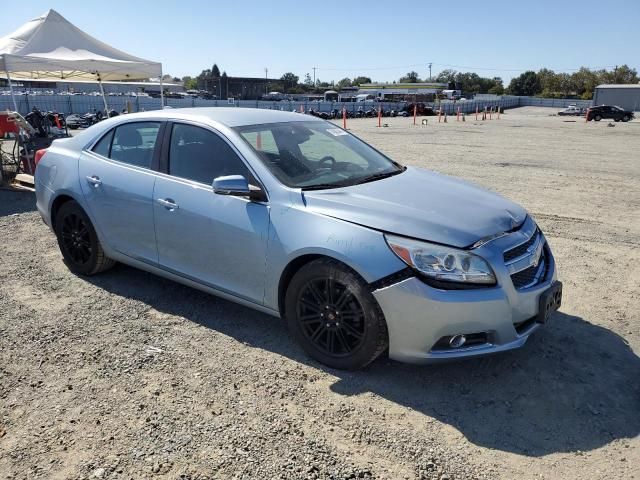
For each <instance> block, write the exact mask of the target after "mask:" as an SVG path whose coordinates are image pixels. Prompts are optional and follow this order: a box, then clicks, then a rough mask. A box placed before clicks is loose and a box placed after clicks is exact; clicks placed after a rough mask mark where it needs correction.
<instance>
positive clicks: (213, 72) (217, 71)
mask: <svg viewBox="0 0 640 480" xmlns="http://www.w3.org/2000/svg"><path fill="white" fill-rule="evenodd" d="M211 76H212V77H213V78H220V69H219V68H218V65H217V64H215V63H214V64H213V67H211Z"/></svg>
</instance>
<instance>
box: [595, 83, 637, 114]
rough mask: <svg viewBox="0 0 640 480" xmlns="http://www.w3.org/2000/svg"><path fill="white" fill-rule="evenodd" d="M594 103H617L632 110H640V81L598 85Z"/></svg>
mask: <svg viewBox="0 0 640 480" xmlns="http://www.w3.org/2000/svg"><path fill="white" fill-rule="evenodd" d="M593 104H594V105H617V106H618V107H622V108H624V109H625V110H631V111H632V112H639V111H640V83H638V84H635V83H632V84H611V85H598V86H597V87H596V91H595V93H594V95H593Z"/></svg>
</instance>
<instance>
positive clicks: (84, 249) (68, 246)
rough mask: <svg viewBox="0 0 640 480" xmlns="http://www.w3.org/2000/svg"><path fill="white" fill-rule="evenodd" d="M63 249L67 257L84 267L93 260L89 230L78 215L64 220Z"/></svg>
mask: <svg viewBox="0 0 640 480" xmlns="http://www.w3.org/2000/svg"><path fill="white" fill-rule="evenodd" d="M61 235H62V248H63V250H64V253H65V254H66V255H65V256H67V257H69V258H70V259H71V261H72V262H73V263H74V264H76V265H78V266H79V267H82V266H83V265H86V263H87V262H88V261H89V260H90V259H91V254H92V251H93V249H92V246H91V237H90V236H89V229H88V227H87V224H86V223H85V222H84V219H83V218H82V217H80V215H77V214H76V213H70V214H69V215H67V216H65V217H64V218H63V219H62V228H61Z"/></svg>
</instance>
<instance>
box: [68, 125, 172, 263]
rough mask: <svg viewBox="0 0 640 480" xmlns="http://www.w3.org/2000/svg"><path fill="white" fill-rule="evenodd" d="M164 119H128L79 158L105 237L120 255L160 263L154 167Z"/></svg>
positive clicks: (87, 194) (82, 178) (96, 219)
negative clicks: (157, 142) (154, 218)
mask: <svg viewBox="0 0 640 480" xmlns="http://www.w3.org/2000/svg"><path fill="white" fill-rule="evenodd" d="M160 125H161V123H160V122H133V123H125V124H122V125H120V126H118V127H115V128H114V129H112V130H110V131H109V132H108V133H107V134H105V135H104V136H103V137H102V138H101V139H100V141H99V142H98V143H96V145H95V146H94V147H93V148H92V149H91V150H87V151H84V152H83V153H82V156H81V158H80V162H79V174H80V184H81V188H82V193H83V194H84V197H85V200H86V202H87V205H88V208H89V213H90V215H91V216H92V217H93V219H94V224H95V227H96V229H97V230H98V232H99V233H100V235H101V237H102V238H103V240H104V241H105V242H106V243H107V245H109V246H110V247H111V248H113V249H114V250H117V251H118V252H120V253H123V254H125V255H128V256H130V257H133V258H136V259H138V260H143V261H146V262H148V263H154V264H155V263H157V261H158V253H157V249H156V239H155V229H154V222H153V206H152V198H153V186H154V183H155V179H156V172H154V171H153V170H152V163H153V157H154V152H155V147H156V140H157V138H158V132H159V130H160Z"/></svg>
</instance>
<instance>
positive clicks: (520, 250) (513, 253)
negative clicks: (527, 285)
mask: <svg viewBox="0 0 640 480" xmlns="http://www.w3.org/2000/svg"><path fill="white" fill-rule="evenodd" d="M539 234H540V231H539V230H538V228H536V231H535V232H533V235H531V238H530V239H529V240H527V241H526V242H524V243H521V244H520V245H518V246H517V247H513V248H512V249H510V250H507V251H506V252H504V254H503V257H504V261H505V263H506V262H510V261H511V260H515V259H516V258H518V257H521V256H522V255H524V254H525V253H527V248H529V247H530V246H531V245H533V244H534V243H535V241H536V239H537V238H538V235H539Z"/></svg>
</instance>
